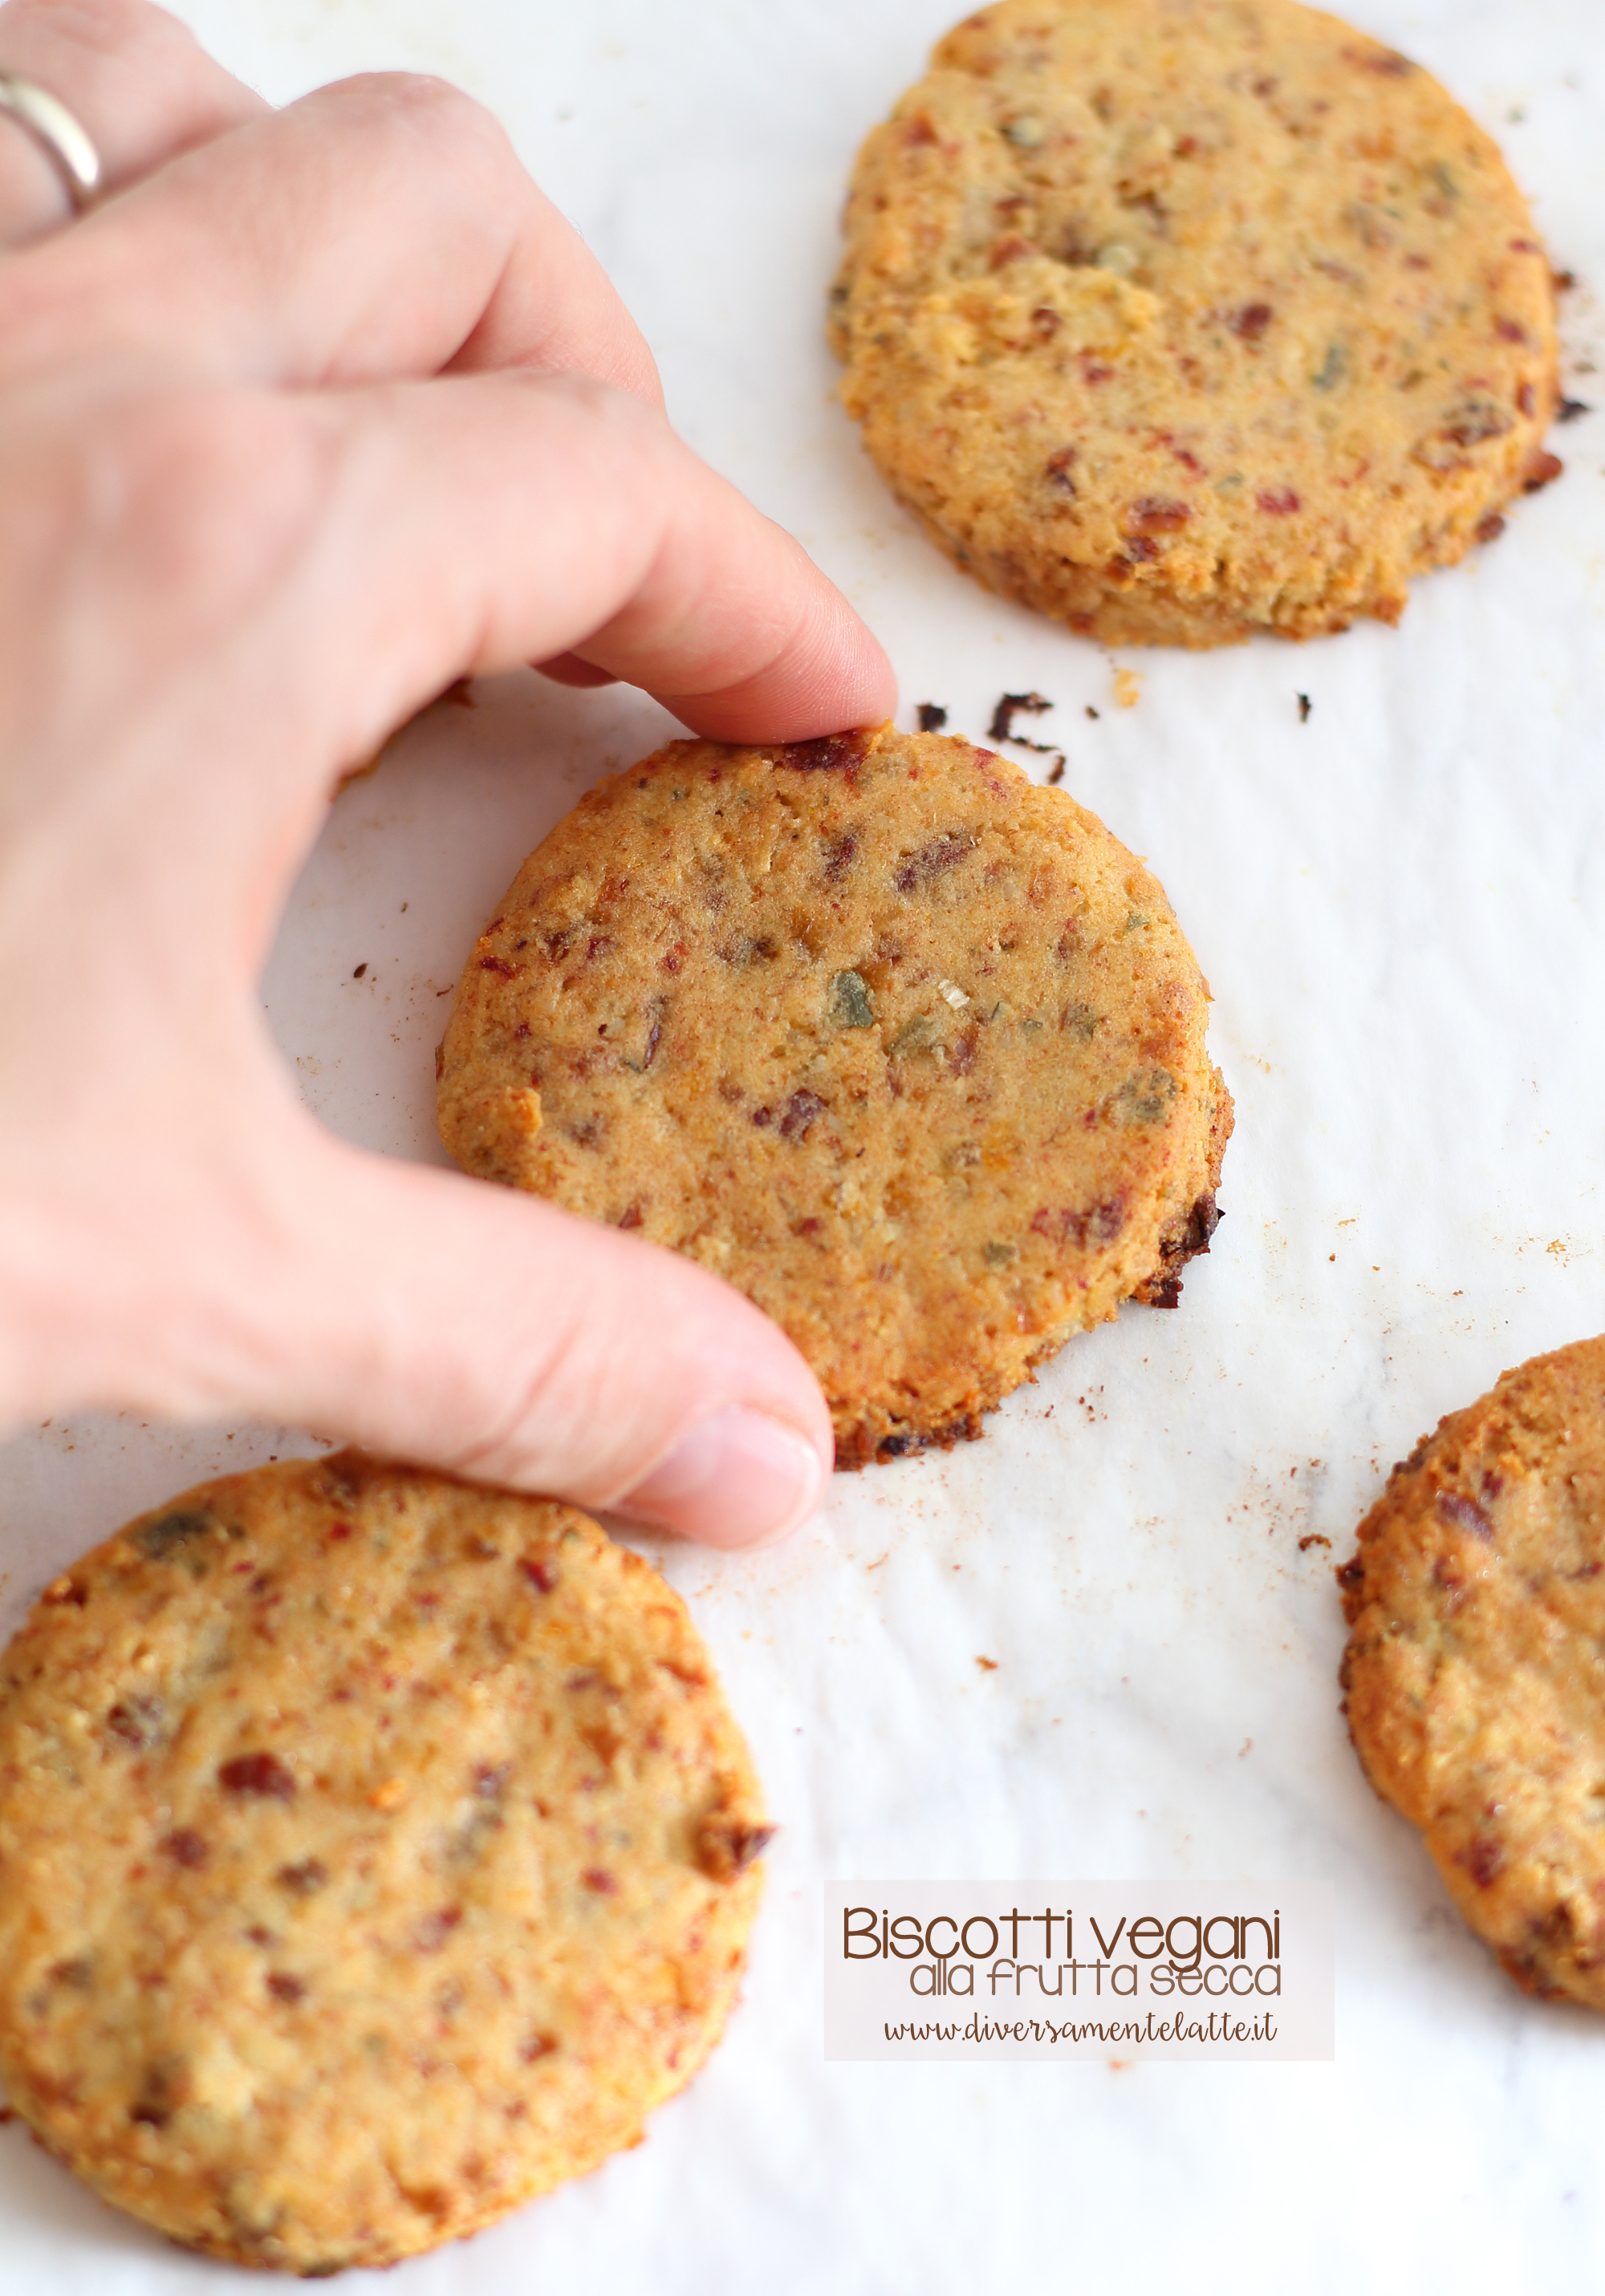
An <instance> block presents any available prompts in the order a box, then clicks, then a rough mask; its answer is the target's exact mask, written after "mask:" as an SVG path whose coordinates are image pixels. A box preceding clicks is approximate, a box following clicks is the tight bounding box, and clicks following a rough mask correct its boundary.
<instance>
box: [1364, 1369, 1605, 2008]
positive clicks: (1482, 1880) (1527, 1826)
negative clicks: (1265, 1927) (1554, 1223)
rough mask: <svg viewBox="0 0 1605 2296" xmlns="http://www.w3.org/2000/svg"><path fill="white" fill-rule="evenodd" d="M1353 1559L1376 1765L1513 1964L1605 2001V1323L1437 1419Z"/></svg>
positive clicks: (1549, 1984) (1370, 1768) (1368, 1524)
mask: <svg viewBox="0 0 1605 2296" xmlns="http://www.w3.org/2000/svg"><path fill="white" fill-rule="evenodd" d="M1338 1575H1339V1581H1340V1583H1341V1586H1342V1588H1343V1606H1344V1611H1345V1613H1346V1615H1347V1619H1348V1622H1349V1627H1350V1634H1349V1639H1348V1648H1347V1653H1346V1655H1345V1658H1344V1661H1343V1683H1344V1687H1345V1690H1346V1691H1347V1713H1348V1724H1349V1730H1350V1733H1351V1734H1352V1735H1353V1738H1354V1743H1355V1748H1356V1749H1357V1751H1358V1752H1359V1755H1360V1759H1361V1760H1362V1762H1363V1764H1364V1766H1365V1769H1366V1772H1367V1774H1368V1775H1369V1776H1370V1778H1371V1782H1372V1784H1373V1785H1374V1786H1375V1787H1376V1789H1377V1792H1379V1793H1380V1794H1381V1795H1382V1797H1383V1798H1384V1800H1388V1801H1390V1802H1392V1803H1393V1804H1394V1805H1395V1807H1396V1808H1398V1809H1400V1810H1402V1811H1403V1812H1404V1816H1406V1817H1407V1818H1409V1819H1410V1820H1411V1822H1412V1824H1413V1825H1418V1826H1420V1827H1421V1831H1422V1833H1423V1834H1424V1835H1425V1837H1426V1841H1427V1846H1428V1848H1429V1849H1430V1850H1431V1852H1432V1855H1433V1857H1434V1858H1435V1859H1436V1860H1437V1866H1438V1870H1439V1871H1440V1873H1441V1874H1443V1877H1444V1880H1445V1882H1447V1884H1448V1886H1449V1890H1450V1892H1451V1894H1452V1895H1453V1897H1454V1901H1455V1903H1456V1905H1457V1906H1458V1907H1460V1910H1461V1912H1462V1914H1463V1915H1465V1917H1466V1919H1467V1921H1468V1922H1469V1923H1470V1925H1471V1927H1472V1928H1473V1929H1474V1930H1475V1931H1477V1933H1478V1936H1479V1937H1482V1938H1484V1939H1486V1941H1487V1942H1488V1944H1489V1945H1491V1946H1492V1947H1493V1948H1494V1951H1495V1953H1496V1954H1497V1955H1498V1956H1499V1959H1500V1961H1501V1962H1502V1963H1503V1965H1504V1967H1505V1968H1506V1969H1507V1970H1508V1971H1509V1972H1510V1973H1511V1976H1512V1977H1513V1978H1515V1980H1516V1981H1517V1983H1518V1984H1519V1985H1521V1986H1523V1987H1525V1988H1526V1989H1527V1990H1528V1991H1529V1992H1535V1993H1544V1994H1552V1995H1560V1996H1564V1997H1567V1998H1568V1999H1570V2000H1573V2001H1579V2002H1582V2003H1583V2004H1584V2005H1585V2006H1586V2007H1588V2008H1591V2009H1605V1340H1586V1341H1581V1342H1580V1343H1579V1344H1578V1345H1576V1346H1575V1347H1569V1348H1563V1349H1560V1352H1559V1353H1558V1354H1555V1355H1549V1356H1540V1357H1536V1358H1535V1360H1534V1361H1532V1362H1530V1363H1527V1364H1523V1365H1521V1366H1520V1368H1519V1370H1516V1371H1509V1372H1506V1373H1505V1374H1504V1376H1503V1378H1502V1379H1501V1380H1500V1382H1499V1383H1498V1385H1497V1386H1496V1387H1495V1388H1494V1390H1493V1392H1492V1394H1490V1395H1486V1396H1484V1397H1483V1398H1481V1400H1480V1401H1479V1402H1477V1403H1474V1404H1472V1405H1471V1406H1470V1409H1468V1410H1465V1411H1457V1412H1454V1413H1452V1414H1451V1415H1450V1416H1449V1417H1448V1418H1446V1419H1445V1420H1444V1421H1443V1423H1441V1425H1440V1426H1439V1427H1438V1429H1437V1432H1436V1434H1434V1435H1432V1436H1429V1437H1425V1438H1423V1439H1422V1441H1421V1444H1420V1445H1419V1446H1418V1447H1417V1449H1416V1450H1415V1452H1414V1453H1413V1455H1412V1456H1411V1457H1410V1458H1409V1459H1407V1460H1406V1461H1405V1462H1404V1464H1403V1465H1402V1466H1398V1467H1396V1468H1395V1469H1394V1471H1393V1473H1392V1475H1391V1477H1390V1478H1389V1480H1388V1488H1387V1489H1386V1490H1385V1491H1384V1493H1383V1495H1382V1497H1381V1498H1380V1500H1379V1501H1378V1502H1377V1505H1375V1506H1374V1507H1373V1508H1372V1511H1371V1513H1369V1514H1368V1515H1367V1516H1366V1518H1365V1520H1364V1521H1363V1523H1362V1524H1361V1525H1360V1532H1359V1550H1358V1552H1357V1553H1356V1554H1355V1557H1354V1559H1353V1561H1352V1562H1348V1563H1347V1564H1346V1565H1345V1566H1344V1568H1343V1569H1342V1570H1340V1571H1339V1574H1338Z"/></svg>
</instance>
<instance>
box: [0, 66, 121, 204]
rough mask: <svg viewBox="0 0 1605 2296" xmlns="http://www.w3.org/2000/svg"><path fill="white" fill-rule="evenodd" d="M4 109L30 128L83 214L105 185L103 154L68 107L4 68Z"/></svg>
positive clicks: (0, 77) (0, 90)
mask: <svg viewBox="0 0 1605 2296" xmlns="http://www.w3.org/2000/svg"><path fill="white" fill-rule="evenodd" d="M0 111H9V112H10V114H11V116H12V119H20V121H21V122H22V125H23V126H24V127H27V128H30V129H31V130H32V132H33V134H34V135H35V136H36V137H37V140H38V141H39V142H40V143H42V144H43V145H44V146H45V150H46V152H49V154H50V156H51V158H52V159H53V160H54V161H55V163H56V166H57V168H59V169H60V170H61V179H62V181H63V182H64V183H65V184H66V186H67V190H68V193H69V196H70V199H71V201H72V204H73V206H74V208H75V209H77V211H78V214H79V215H82V213H83V212H84V209H86V207H87V206H88V205H89V203H90V201H92V200H93V199H94V195H95V193H97V192H98V191H99V189H100V187H101V155H100V153H99V152H97V151H96V150H95V148H94V144H93V143H91V142H90V140H89V137H88V135H86V133H85V130H84V128H83V127H82V126H81V125H80V124H79V122H78V119H75V118H74V116H73V114H72V113H71V112H70V111H68V109H67V106H66V105H65V104H64V103H63V102H61V100H60V99H59V98H58V97H56V96H53V95H52V94H51V93H50V90H49V89H48V88H45V87H40V86H38V85H37V82H36V81H34V80H31V79H20V78H18V76H17V75H16V73H15V72H7V71H0Z"/></svg>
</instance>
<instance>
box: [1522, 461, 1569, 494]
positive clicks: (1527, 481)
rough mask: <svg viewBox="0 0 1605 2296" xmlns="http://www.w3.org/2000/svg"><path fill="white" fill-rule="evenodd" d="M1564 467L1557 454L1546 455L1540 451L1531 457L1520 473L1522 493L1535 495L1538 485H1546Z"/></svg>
mask: <svg viewBox="0 0 1605 2296" xmlns="http://www.w3.org/2000/svg"><path fill="white" fill-rule="evenodd" d="M1565 468H1566V465H1565V463H1563V462H1562V461H1561V460H1560V455H1548V454H1544V453H1543V452H1542V451H1540V452H1539V453H1538V454H1536V455H1534V456H1533V457H1532V459H1531V461H1530V462H1529V463H1528V464H1527V469H1526V471H1524V472H1523V473H1522V479H1521V491H1522V493H1523V494H1527V495H1535V494H1536V493H1537V491H1538V489H1539V488H1540V487H1547V486H1548V485H1549V483H1550V481H1551V480H1552V479H1558V478H1559V477H1560V473H1561V471H1563V470H1564V469H1565Z"/></svg>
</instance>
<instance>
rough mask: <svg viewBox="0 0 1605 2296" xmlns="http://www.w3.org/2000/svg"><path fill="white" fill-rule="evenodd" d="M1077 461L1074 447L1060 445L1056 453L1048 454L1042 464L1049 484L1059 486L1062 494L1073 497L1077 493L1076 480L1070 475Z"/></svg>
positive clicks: (1043, 472)
mask: <svg viewBox="0 0 1605 2296" xmlns="http://www.w3.org/2000/svg"><path fill="white" fill-rule="evenodd" d="M1075 461H1076V449H1075V448H1074V447H1060V448H1059V450H1058V452H1057V453H1056V454H1052V455H1049V456H1048V459H1047V461H1046V462H1045V463H1044V464H1043V466H1042V474H1043V476H1044V479H1046V480H1047V481H1048V484H1049V485H1050V486H1052V487H1057V488H1059V490H1060V493H1061V494H1067V495H1069V496H1071V498H1072V499H1074V496H1075V493H1076V481H1075V480H1074V479H1073V478H1072V477H1071V476H1070V471H1071V470H1072V468H1073V467H1074V465H1075Z"/></svg>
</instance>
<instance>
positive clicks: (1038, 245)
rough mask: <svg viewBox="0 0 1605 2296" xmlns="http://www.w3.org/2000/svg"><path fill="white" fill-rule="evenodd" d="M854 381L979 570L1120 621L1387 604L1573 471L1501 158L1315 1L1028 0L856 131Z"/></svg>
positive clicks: (874, 451)
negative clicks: (1564, 455)
mask: <svg viewBox="0 0 1605 2296" xmlns="http://www.w3.org/2000/svg"><path fill="white" fill-rule="evenodd" d="M847 241H848V244H847V253H846V257H845V259H844V261H843V264H842V266H841V270H840V273H839V277H838V280H837V283H836V286H835V289H834V291H833V296H832V310H831V340H832V342H833V345H834V347H835V348H836V351H837V353H838V355H839V357H841V358H842V359H843V360H844V361H845V362H846V365H847V370H848V371H847V375H846V378H845V381H844V382H843V385H842V396H843V398H844V400H845V402H846V404H847V406H848V409H849V411H850V412H851V413H852V414H853V415H854V416H855V417H856V419H857V421H858V422H860V423H861V424H862V426H863V430H864V444H865V446H866V447H867V448H868V450H869V453H870V455H872V458H873V460H874V461H875V463H876V464H877V465H878V466H879V468H880V471H881V472H882V474H883V475H884V476H885V477H886V478H887V480H888V481H889V482H890V484H891V486H892V488H894V490H895V491H896V492H897V495H898V496H900V497H901V499H902V500H903V501H904V502H905V504H907V505H908V507H909V508H910V509H911V510H913V512H915V513H916V515H917V516H919V517H920V518H921V520H922V521H923V522H924V524H925V526H926V527H927V529H928V530H929V532H930V533H931V534H932V536H933V537H935V539H936V540H937V541H938V543H939V544H940V545H941V546H942V547H943V548H944V549H945V550H946V552H947V553H949V554H950V555H951V556H952V557H954V559H955V560H956V561H957V562H959V564H960V565H962V566H963V567H965V568H967V569H968V570H969V571H970V572H971V573H972V574H974V575H976V576H977V577H978V578H979V579H980V580H981V581H983V582H984V583H986V584H987V586H989V587H991V588H993V589H995V590H999V591H1002V592H1003V594H1005V595H1007V596H1011V597H1015V598H1019V599H1020V600H1021V601H1022V602H1023V603H1026V604H1028V605H1031V606H1035V607H1037V608H1038V609H1040V610H1041V611H1044V612H1046V613H1049V614H1052V615H1055V616H1058V617H1060V619H1064V620H1066V621H1068V622H1069V623H1070V624H1071V626H1072V627H1075V628H1077V629H1081V630H1085V631H1089V632H1092V633H1093V634H1095V635H1097V636H1099V637H1101V638H1102V639H1104V640H1105V641H1107V642H1110V643H1163V644H1182V645H1213V644H1221V643H1224V642H1226V641H1230V640H1232V639H1237V638H1241V637H1244V636H1247V635H1249V634H1250V633H1251V632H1252V631H1254V630H1257V629H1266V630H1273V631H1276V632H1279V633H1281V634H1282V635H1287V636H1292V637H1306V636H1310V635H1314V634H1316V633H1319V632H1322V631H1331V630H1339V629H1343V628H1346V627H1347V626H1348V624H1349V623H1350V622H1352V621H1353V620H1354V619H1355V618H1356V617H1357V616H1360V615H1374V616H1377V617H1379V618H1380V619H1382V620H1384V621H1394V620H1396V619H1397V618H1398V615H1399V613H1400V612H1401V611H1402V610H1403V607H1404V599H1405V591H1406V586H1407V584H1408V582H1409V580H1410V578H1411V577H1412V576H1413V575H1415V574H1417V573H1420V572H1422V571H1424V570H1426V569H1428V568H1429V567H1432V566H1438V565H1447V564H1450V563H1453V562H1454V561H1455V560H1457V559H1459V558H1461V557H1462V556H1463V554H1464V553H1465V552H1466V551H1467V550H1468V549H1469V548H1470V546H1471V545H1472V544H1473V542H1475V541H1478V540H1486V539H1491V538H1492V537H1493V536H1494V534H1495V533H1496V532H1497V531H1498V529H1499V526H1500V522H1501V521H1500V516H1499V513H1500V512H1501V510H1502V509H1503V506H1504V505H1505V504H1508V503H1509V502H1510V501H1511V498H1512V497H1513V496H1516V495H1518V494H1519V493H1520V492H1521V491H1522V490H1523V489H1524V488H1527V489H1530V488H1532V487H1534V486H1535V485H1541V484H1543V483H1544V481H1545V480H1546V479H1548V478H1550V477H1552V476H1553V475H1555V473H1556V472H1557V471H1559V469H1560V464H1559V463H1557V462H1556V461H1555V460H1554V458H1553V457H1552V455H1546V454H1545V453H1544V451H1543V447H1542V441H1543V438H1544V431H1545V430H1546V428H1547V426H1548V424H1549V422H1550V421H1551V420H1552V415H1553V414H1554V410H1555V406H1556V404H1557V401H1558V397H1559V386H1558V381H1557V352H1556V339H1555V324H1554V290H1553V285H1552V278H1551V273H1550V267H1549V264H1548V261H1547V258H1546V257H1545V255H1544V250H1543V248H1542V246H1541V245H1540V243H1539V241H1538V237H1537V234H1536V233H1535V231H1534V229H1533V225H1532V222H1531V218H1530V217H1529V216H1528V213H1527V207H1526V204H1525V202H1524V201H1523V200H1522V197H1521V194H1520V193H1519V191H1518V190H1517V188H1516V186H1515V184H1514V183H1513V182H1512V181H1511V176H1510V174H1509V172H1508V170H1507V169H1506V168H1505V165H1504V162H1503V160H1502V158H1501V157H1500V154H1499V152H1498V149H1497V147H1496V146H1495V145H1494V143H1493V142H1492V141H1491V140H1490V139H1489V137H1488V136H1486V135H1484V134H1483V132H1482V130H1481V129H1480V128H1478V127H1477V126H1476V125H1475V123H1474V122H1473V121H1472V120H1471V119H1469V118H1468V117H1467V115H1466V114H1465V112H1463V111H1462V110H1461V109H1460V107H1459V106H1458V105H1457V104H1456V103H1454V101H1453V100H1452V98H1451V97H1450V96H1449V95H1448V94H1445V91H1444V89H1443V88H1442V87H1441V86H1439V85H1438V84H1437V81H1436V80H1434V79H1433V78H1431V77H1430V76H1429V74H1428V73H1427V72H1425V71H1423V70H1421V69H1420V68H1419V67H1417V66H1416V65H1414V64H1413V63H1412V62H1410V61H1409V60H1408V59H1406V58H1405V57H1404V56H1400V55H1397V54H1396V53H1394V52H1393V51H1392V50H1391V49H1388V48H1386V47H1383V46H1381V45H1379V44H1378V42H1376V41H1375V40H1372V39H1370V38H1368V37H1366V36H1365V35H1364V34H1363V33H1361V32H1357V31H1355V30H1354V29H1351V28H1350V27H1349V26H1348V25H1347V24H1344V23H1342V22H1340V21H1339V20H1338V19H1337V18H1336V17H1332V16H1326V15H1322V14H1318V13H1316V12H1314V11H1313V10H1311V9H1307V8H1304V7H1300V6H1298V5H1296V4H1295V0H1003V4H1002V5H1000V6H997V7H993V8H987V9H983V10H982V12H980V13H979V15H977V16H973V17H971V18H970V20H969V21H967V22H965V23H962V24H961V25H959V26H958V27H957V29H955V30H954V31H953V32H952V33H950V34H949V35H948V37H946V39H945V40H943V41H942V42H941V43H940V45H938V48H937V50H936V52H935V54H934V56H933V58H932V62H931V70H930V72H929V76H928V77H927V78H925V79H924V80H922V81H921V83H920V84H919V85H918V86H915V87H914V88H913V89H911V90H910V91H909V93H908V94H906V95H905V96H904V98H903V99H902V101H901V102H899V104H898V105H897V111H896V112H895V114H894V116H893V117H892V119H890V120H889V121H888V122H887V123H886V125H884V126H883V127H878V128H876V129H875V130H874V131H873V133H872V135H870V137H869V139H868V141H867V142H866V143H865V144H864V149H863V151H862V152H861V153H860V155H859V158H858V161H857V165H856V170H855V173H854V176H853V183H852V190H851V195H850V198H849V201H848V216H847Z"/></svg>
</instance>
